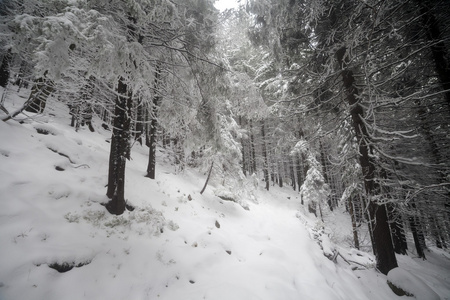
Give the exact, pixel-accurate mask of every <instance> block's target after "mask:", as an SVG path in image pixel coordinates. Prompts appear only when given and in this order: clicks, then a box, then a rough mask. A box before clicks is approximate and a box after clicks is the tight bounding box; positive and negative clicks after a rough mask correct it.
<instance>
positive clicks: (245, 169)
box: [238, 116, 247, 176]
mask: <svg viewBox="0 0 450 300" xmlns="http://www.w3.org/2000/svg"><path fill="white" fill-rule="evenodd" d="M238 122H239V127H241V128H242V116H239V119H238ZM240 142H241V154H242V172H243V173H244V176H247V160H246V158H245V145H244V139H243V138H241V139H240Z"/></svg>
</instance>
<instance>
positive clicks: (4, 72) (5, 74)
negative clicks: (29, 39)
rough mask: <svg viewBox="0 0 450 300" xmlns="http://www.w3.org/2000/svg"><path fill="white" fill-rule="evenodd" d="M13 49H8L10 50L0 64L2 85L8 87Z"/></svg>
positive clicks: (0, 84) (0, 81)
mask: <svg viewBox="0 0 450 300" xmlns="http://www.w3.org/2000/svg"><path fill="white" fill-rule="evenodd" d="M11 58H12V54H11V49H8V51H7V52H6V53H5V55H4V56H3V59H2V64H1V66H0V86H2V87H4V88H6V86H7V85H8V81H9V68H10V67H9V65H10V63H11Z"/></svg>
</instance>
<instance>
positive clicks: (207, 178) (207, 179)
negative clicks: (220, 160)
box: [200, 162, 214, 195]
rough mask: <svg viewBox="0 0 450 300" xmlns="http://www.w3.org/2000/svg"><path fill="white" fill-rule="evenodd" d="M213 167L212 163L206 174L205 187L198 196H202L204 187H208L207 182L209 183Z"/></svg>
mask: <svg viewBox="0 0 450 300" xmlns="http://www.w3.org/2000/svg"><path fill="white" fill-rule="evenodd" d="M213 166H214V162H212V163H211V167H210V168H209V172H208V177H206V181H205V185H204V186H203V188H202V190H201V191H200V195H201V194H203V192H204V191H205V189H206V186H207V185H208V181H209V178H210V177H211V172H212V169H213Z"/></svg>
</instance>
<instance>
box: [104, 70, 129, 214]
mask: <svg viewBox="0 0 450 300" xmlns="http://www.w3.org/2000/svg"><path fill="white" fill-rule="evenodd" d="M117 93H118V96H117V98H116V103H115V109H114V121H113V127H114V128H113V133H112V138H111V151H110V154H109V174H108V189H107V191H106V196H108V198H110V199H111V200H110V201H109V202H108V204H106V209H107V210H108V211H109V212H110V213H111V214H114V215H121V214H122V213H123V212H124V211H125V207H126V202H125V165H126V160H127V159H129V158H130V142H129V140H130V127H131V104H132V101H131V92H129V91H128V86H127V84H126V83H124V79H123V78H120V79H119V84H118V87H117Z"/></svg>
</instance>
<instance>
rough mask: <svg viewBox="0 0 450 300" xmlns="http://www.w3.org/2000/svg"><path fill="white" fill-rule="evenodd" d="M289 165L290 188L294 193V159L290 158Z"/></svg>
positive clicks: (295, 187)
mask: <svg viewBox="0 0 450 300" xmlns="http://www.w3.org/2000/svg"><path fill="white" fill-rule="evenodd" d="M289 163H290V165H289V170H290V172H291V181H292V188H293V189H294V191H295V190H296V189H297V185H296V184H295V170H294V158H291V159H290V162H289Z"/></svg>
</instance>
